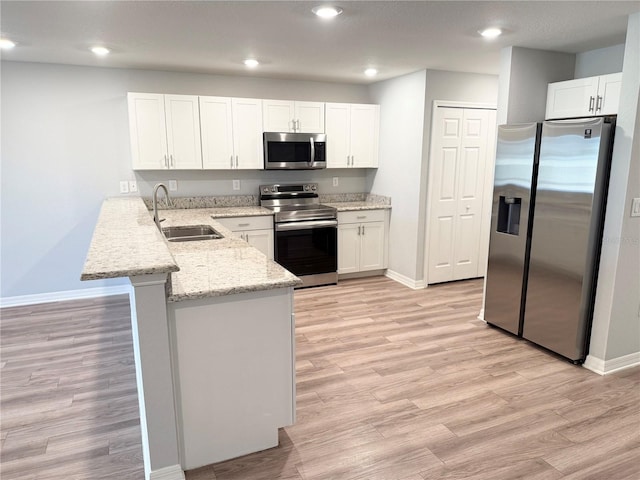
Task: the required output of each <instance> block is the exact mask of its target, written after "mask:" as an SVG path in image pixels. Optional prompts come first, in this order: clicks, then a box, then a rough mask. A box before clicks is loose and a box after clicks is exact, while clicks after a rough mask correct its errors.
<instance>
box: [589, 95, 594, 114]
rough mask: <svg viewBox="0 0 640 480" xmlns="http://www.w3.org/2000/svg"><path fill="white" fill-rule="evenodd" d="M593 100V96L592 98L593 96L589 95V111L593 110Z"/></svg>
mask: <svg viewBox="0 0 640 480" xmlns="http://www.w3.org/2000/svg"><path fill="white" fill-rule="evenodd" d="M594 100H595V98H593V96H590V97H589V111H590V112H593V101H594Z"/></svg>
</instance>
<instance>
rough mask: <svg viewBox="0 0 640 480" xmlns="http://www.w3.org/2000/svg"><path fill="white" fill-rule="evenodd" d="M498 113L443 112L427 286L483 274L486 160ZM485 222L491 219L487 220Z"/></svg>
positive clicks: (435, 152) (436, 133)
mask: <svg viewBox="0 0 640 480" xmlns="http://www.w3.org/2000/svg"><path fill="white" fill-rule="evenodd" d="M492 122H493V123H495V111H493V110H487V109H464V108H443V107H438V109H437V111H436V116H435V122H434V127H433V138H432V142H433V148H432V154H431V161H432V168H431V173H430V175H431V194H430V207H429V208H430V211H429V244H428V270H427V282H428V283H439V282H446V281H452V280H461V279H464V278H474V277H477V276H479V275H482V274H483V272H484V263H486V254H485V255H483V252H482V251H481V246H483V245H485V243H486V242H483V239H482V235H483V234H485V235H486V234H487V231H486V228H485V227H486V226H485V225H484V222H485V220H487V219H488V217H487V216H486V215H484V213H485V212H484V208H486V205H487V202H485V193H486V192H485V184H486V183H487V174H486V165H487V158H488V156H489V155H490V154H492V152H493V148H492V144H493V143H494V142H495V139H494V138H493V132H495V129H494V126H493V123H492ZM485 217H486V218H485Z"/></svg>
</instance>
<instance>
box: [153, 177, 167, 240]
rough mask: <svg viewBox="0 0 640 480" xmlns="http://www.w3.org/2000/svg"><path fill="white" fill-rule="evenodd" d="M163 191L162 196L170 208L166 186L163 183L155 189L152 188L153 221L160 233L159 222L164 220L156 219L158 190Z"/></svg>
mask: <svg viewBox="0 0 640 480" xmlns="http://www.w3.org/2000/svg"><path fill="white" fill-rule="evenodd" d="M161 188H162V189H163V190H164V196H165V198H166V201H167V207H170V206H171V200H169V190H167V186H166V185H165V184H164V183H158V184H156V186H155V187H153V221H154V222H156V226H157V227H158V230H160V231H161V232H162V228H161V227H160V222H162V221H164V218H162V219H160V218H158V190H160V189H161Z"/></svg>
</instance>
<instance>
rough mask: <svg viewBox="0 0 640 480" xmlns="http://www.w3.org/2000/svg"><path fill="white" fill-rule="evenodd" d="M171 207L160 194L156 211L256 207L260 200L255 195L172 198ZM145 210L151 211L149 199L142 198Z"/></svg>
mask: <svg viewBox="0 0 640 480" xmlns="http://www.w3.org/2000/svg"><path fill="white" fill-rule="evenodd" d="M169 198H170V199H171V206H167V204H166V203H165V198H164V195H163V194H162V193H161V195H160V197H159V200H160V201H159V202H158V209H160V210H173V209H183V208H219V207H258V206H259V205H260V199H259V198H258V196H257V195H223V196H220V197H173V196H171V195H169ZM143 201H144V203H145V205H146V206H147V208H148V209H149V210H151V206H152V200H151V198H143Z"/></svg>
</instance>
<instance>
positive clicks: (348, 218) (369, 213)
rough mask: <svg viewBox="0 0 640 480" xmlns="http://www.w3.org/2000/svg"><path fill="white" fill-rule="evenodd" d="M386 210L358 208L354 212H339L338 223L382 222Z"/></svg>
mask: <svg viewBox="0 0 640 480" xmlns="http://www.w3.org/2000/svg"><path fill="white" fill-rule="evenodd" d="M385 215H386V213H385V211H384V210H358V211H354V212H338V223H362V222H382V221H384V219H385Z"/></svg>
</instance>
